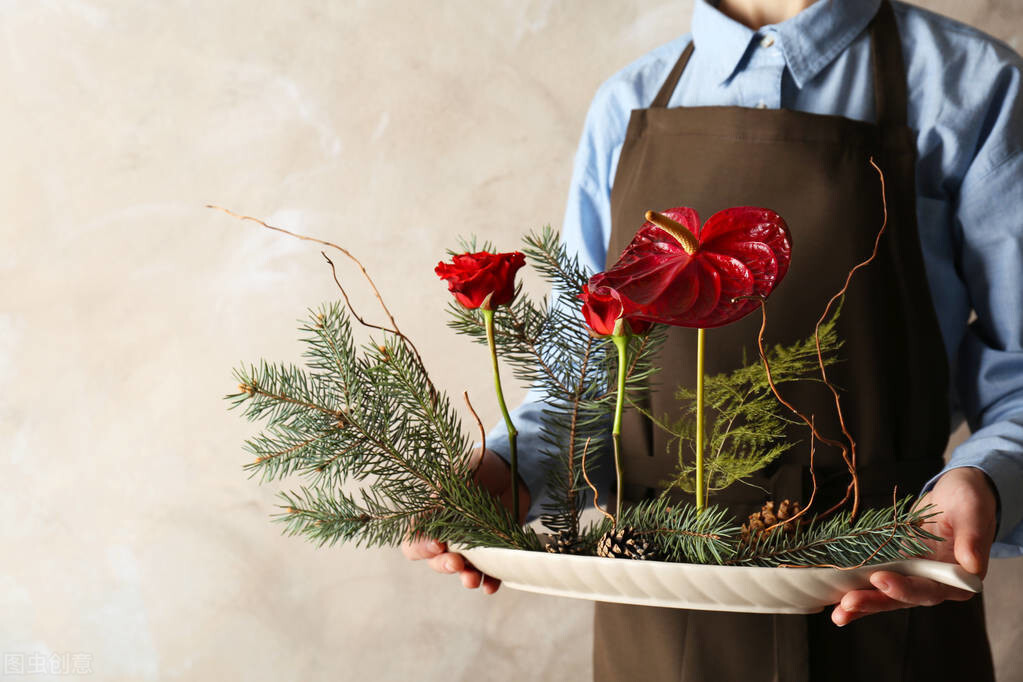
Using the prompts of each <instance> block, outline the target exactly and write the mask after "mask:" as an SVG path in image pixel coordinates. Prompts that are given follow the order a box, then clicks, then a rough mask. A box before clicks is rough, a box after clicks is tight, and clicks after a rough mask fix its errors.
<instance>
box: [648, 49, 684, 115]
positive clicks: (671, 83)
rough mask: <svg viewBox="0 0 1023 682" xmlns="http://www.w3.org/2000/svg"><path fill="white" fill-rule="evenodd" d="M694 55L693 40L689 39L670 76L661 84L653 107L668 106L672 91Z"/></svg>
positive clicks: (651, 105)
mask: <svg viewBox="0 0 1023 682" xmlns="http://www.w3.org/2000/svg"><path fill="white" fill-rule="evenodd" d="M692 56H693V41H689V44H688V45H686V49H684V50H682V56H681V57H679V58H678V61H677V62H675V66H674V67H673V68H672V70H671V73H669V74H668V78H667V79H666V80H665V81H664V85H662V86H661V89H660V91H659V92H658V93H657V97H654V101H653V102H652V103H651V104H650V108H651V109H663V108H665V107H666V106H668V100H669V99H671V93H673V92H675V87H676V86H677V85H678V79H679V78H681V77H682V72H683V71H685V70H686V64H688V63H689V58H690V57H692Z"/></svg>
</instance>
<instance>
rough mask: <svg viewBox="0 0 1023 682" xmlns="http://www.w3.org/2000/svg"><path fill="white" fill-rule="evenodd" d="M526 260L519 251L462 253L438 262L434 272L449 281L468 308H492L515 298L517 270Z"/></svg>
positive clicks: (451, 290) (454, 291)
mask: <svg viewBox="0 0 1023 682" xmlns="http://www.w3.org/2000/svg"><path fill="white" fill-rule="evenodd" d="M525 264H526V258H525V256H523V255H522V254H521V253H519V252H518V251H513V252H511V253H487V252H486V251H479V252H477V253H463V254H460V255H457V256H455V257H454V258H452V262H451V263H443V262H442V263H437V267H436V268H434V272H436V273H437V276H438V277H440V278H441V279H443V280H447V282H448V291H450V292H451V293H453V294H454V295H455V298H456V299H457V300H458V302H459V303H461V304H462V305H464V306H465V307H466V308H485V309H487V310H493V309H494V308H496V307H497V306H499V305H505V304H507V303H511V301H512V299H513V298H515V273H516V272H518V270H519V268H521V267H522V266H523V265H525Z"/></svg>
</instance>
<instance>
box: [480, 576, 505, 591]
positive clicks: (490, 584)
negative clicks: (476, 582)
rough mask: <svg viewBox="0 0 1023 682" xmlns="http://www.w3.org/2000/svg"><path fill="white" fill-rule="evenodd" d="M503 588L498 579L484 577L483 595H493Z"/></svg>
mask: <svg viewBox="0 0 1023 682" xmlns="http://www.w3.org/2000/svg"><path fill="white" fill-rule="evenodd" d="M499 587H501V581H500V580H498V579H497V578H492V577H491V576H489V575H485V576H483V593H484V594H493V593H494V592H497V588H499Z"/></svg>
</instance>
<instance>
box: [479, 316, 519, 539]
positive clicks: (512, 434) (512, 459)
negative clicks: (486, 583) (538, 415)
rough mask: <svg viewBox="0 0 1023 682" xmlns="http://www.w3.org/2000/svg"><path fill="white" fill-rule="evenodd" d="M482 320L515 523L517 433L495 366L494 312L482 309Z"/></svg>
mask: <svg viewBox="0 0 1023 682" xmlns="http://www.w3.org/2000/svg"><path fill="white" fill-rule="evenodd" d="M483 319H484V320H485V321H486V327H487V345H488V346H490V360H491V362H492V363H493V366H494V389H495V390H496V391H497V404H498V405H499V406H500V408H501V414H502V415H503V416H504V425H505V426H506V427H507V428H508V464H509V465H510V466H511V491H512V516H513V518H514V519H515V521H516V523H517V522H518V520H519V451H518V448H517V447H516V440H517V439H518V435H519V432H518V431H516V430H515V425H514V424H512V420H511V415H510V414H508V406H507V405H506V404H505V402H504V391H503V390H502V389H501V373H500V371H499V369H498V365H497V346H496V344H495V343H494V311H493V310H487V309H486V308H483Z"/></svg>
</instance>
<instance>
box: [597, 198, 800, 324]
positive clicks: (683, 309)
mask: <svg viewBox="0 0 1023 682" xmlns="http://www.w3.org/2000/svg"><path fill="white" fill-rule="evenodd" d="M648 215H649V214H648ZM663 215H664V216H667V217H668V218H670V219H671V220H672V221H674V222H675V223H676V225H674V226H666V227H668V229H670V230H673V231H675V234H677V235H678V236H677V237H676V236H673V234H672V232H670V231H668V230H667V229H665V228H662V227H660V226H658V225H656V224H654V223H653V222H650V221H647V222H646V223H644V224H643V226H642V227H641V228H640V229H639V232H637V233H636V236H635V237H634V238H633V240H632V242H630V243H629V245H628V246H627V247H626V248H625V251H624V252H623V253H622V255H621V257H620V258H619V259H618V262H617V263H615V264H614V266H613V267H611V268H610V269H609V270H607V271H605V272H601V273H598V274H596V275H594V276H593V277H592V278H591V279H590V281H589V287H590V289H591V290H592V289H597V288H603V287H608V288H610V289H613V290H615V291H616V292H618V294H619V295H620V296H621V297H622V298H623V299H626V300H627V302H626V303H625V304H624V305H625V307H626V308H631V309H632V310H633V312H632V313H631V315H630V320H631V319H633V318H636V319H643V320H648V321H650V322H660V323H664V324H670V325H675V326H679V327H696V328H704V329H705V328H709V327H720V326H722V325H726V324H729V323H731V322H735V321H736V320H738V319H739V318H741V317H744V316H745V315H746V314H748V313H750V312H751V311H753V310H754V309H755V308H756V307H757V306H758V305H759V302H758V301H756V300H751V299H744V300H735V299H737V298H741V297H744V296H765V297H766V296H768V295H769V294H770V293H771V292H772V291H773V290H774V287H775V286H777V284H778V282H779V281H781V279H782V277H784V276H785V273H786V272H787V271H788V266H789V258H790V256H791V237H790V235H789V230H788V226H787V225H786V224H785V221H784V220H783V219H782V217H781V216H779V215H778V214H777V213H775V212H774V211H771V210H768V209H765V208H753V207H749V206H744V207H738V208H729V209H725V210H724V211H719V212H718V213H715V214H714V215H712V216H711V217H710V219H709V220H707V222H706V224H704V225H703V228H702V229H701V228H700V219H699V216H698V215H697V213H696V211H694V210H693V209H691V208H685V207H681V208H673V209H669V210H667V211H664V213H663ZM655 219H656V220H658V221H659V222H664V221H662V220H661V219H660V218H657V217H655ZM682 230H685V231H686V232H682Z"/></svg>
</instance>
